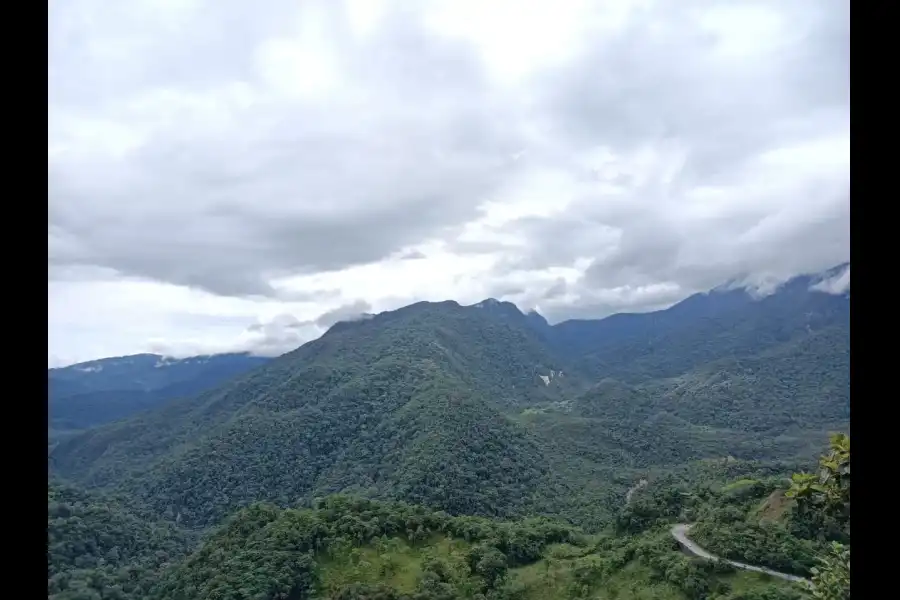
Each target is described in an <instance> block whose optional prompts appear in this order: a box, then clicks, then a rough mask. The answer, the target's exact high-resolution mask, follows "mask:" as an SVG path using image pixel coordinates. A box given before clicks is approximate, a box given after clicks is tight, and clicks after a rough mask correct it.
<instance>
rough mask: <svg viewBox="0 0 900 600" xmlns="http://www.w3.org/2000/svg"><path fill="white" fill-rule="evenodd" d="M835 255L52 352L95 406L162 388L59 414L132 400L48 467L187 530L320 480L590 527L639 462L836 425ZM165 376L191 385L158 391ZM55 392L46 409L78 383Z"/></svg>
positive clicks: (770, 445)
mask: <svg viewBox="0 0 900 600" xmlns="http://www.w3.org/2000/svg"><path fill="white" fill-rule="evenodd" d="M846 269H849V265H844V266H841V267H838V268H836V269H835V270H831V271H829V272H827V273H823V274H819V275H816V276H804V277H798V278H795V279H792V280H790V281H788V282H787V283H785V284H783V285H782V286H780V287H778V288H777V289H776V290H775V291H774V292H772V293H770V294H768V295H765V296H760V294H758V293H752V292H751V291H748V290H746V289H741V288H722V289H717V290H713V291H711V292H709V293H705V294H698V295H695V296H691V297H690V298H687V299H686V300H684V301H683V302H680V303H678V304H676V305H674V306H672V307H671V308H669V309H667V310H663V311H658V312H653V313H645V314H627V315H614V316H612V317H609V318H606V319H602V320H595V321H591V320H579V321H566V322H562V323H559V324H556V325H549V324H548V323H547V322H546V321H545V320H544V319H543V318H542V317H540V315H538V314H536V313H527V314H526V313H523V312H521V311H520V310H519V309H518V308H517V307H516V306H515V305H513V304H511V303H509V302H501V301H497V300H494V299H488V300H485V301H483V302H480V303H478V304H475V305H472V306H461V305H459V304H458V303H456V302H453V301H446V302H436V303H433V302H420V303H416V304H413V305H410V306H407V307H404V308H401V309H398V310H394V311H389V312H384V313H381V314H378V315H374V316H371V317H369V318H366V319H360V320H353V321H345V322H341V323H337V324H335V325H334V326H333V327H331V328H330V329H329V330H328V331H327V332H326V333H325V334H324V335H323V336H322V337H320V338H319V339H316V340H313V341H311V342H309V343H307V344H304V345H303V346H301V347H300V348H298V349H296V350H294V351H292V352H289V353H287V354H285V355H283V356H281V357H278V358H276V359H272V360H268V361H267V360H265V359H257V358H254V357H249V356H246V355H229V356H218V357H205V358H204V360H206V361H207V362H206V363H203V362H202V361H200V360H199V359H192V360H186V361H173V362H171V363H170V364H169V363H165V361H164V359H162V358H161V357H156V356H152V355H141V356H138V357H126V358H120V359H106V361H97V362H95V363H86V364H82V365H75V366H73V367H68V368H66V369H54V370H50V371H49V373H48V379H49V381H50V385H51V390H53V389H54V386H56V389H59V388H63V386H69V387H68V388H63V389H66V390H69V391H70V390H72V389H75V390H76V391H77V390H85V389H86V390H87V391H82V392H81V394H84V393H87V394H93V395H94V396H93V397H95V398H96V397H104V396H102V395H103V394H108V397H109V398H110V399H111V402H110V403H109V404H103V403H102V402H101V403H99V404H97V405H95V406H100V407H102V406H110V405H112V404H114V403H115V402H122V403H123V404H124V405H126V406H134V405H133V404H132V400H130V398H131V397H130V396H127V395H123V394H120V393H119V390H123V391H124V390H128V391H129V393H134V394H135V395H136V396H138V397H145V398H146V396H140V395H141V394H151V395H153V397H154V398H155V399H154V400H153V401H152V402H149V403H148V404H147V405H144V404H141V403H140V402H138V403H137V404H140V405H141V408H142V409H144V408H146V410H142V412H139V413H134V414H131V415H130V416H128V415H124V414H123V412H126V413H127V412H128V411H130V410H131V408H129V409H127V410H125V411H122V410H118V412H116V411H112V412H111V413H109V414H107V415H105V416H104V415H100V414H98V413H102V409H97V410H95V412H94V415H93V416H91V417H90V418H89V419H84V420H81V421H75V420H74V419H73V418H72V417H67V418H69V419H70V423H71V424H72V425H84V424H90V421H91V420H93V422H95V423H96V422H101V421H107V420H112V419H114V418H119V417H120V416H125V417H126V418H124V419H121V420H116V421H114V422H106V423H103V424H102V425H99V426H96V427H92V428H90V429H87V430H85V431H81V432H77V433H74V434H72V435H69V436H65V437H62V438H60V439H59V440H58V442H57V443H56V444H55V446H54V447H53V448H52V450H51V452H50V456H49V459H50V469H51V473H52V475H53V476H54V477H59V478H62V479H65V480H68V481H70V482H73V483H76V484H78V485H82V486H86V487H89V488H99V489H109V490H116V491H119V492H124V493H126V494H128V495H130V496H131V497H135V498H139V499H140V500H141V501H142V502H143V503H145V504H146V505H147V506H148V507H149V508H150V510H152V511H153V512H155V514H158V515H162V516H165V517H168V518H171V519H174V520H175V521H176V522H178V523H179V524H181V525H183V526H185V527H189V528H201V529H202V528H205V527H208V526H211V525H213V524H215V523H218V522H219V521H220V520H221V519H222V518H223V517H224V516H225V515H227V514H229V513H230V512H232V511H233V510H234V509H236V508H238V507H240V506H243V505H246V504H248V503H250V502H253V501H257V500H266V501H271V502H275V503H278V504H282V505H297V504H304V503H309V502H311V501H312V500H313V499H314V498H316V497H318V496H323V495H327V494H330V493H334V492H352V493H356V494H360V495H364V496H369V497H372V498H376V499H390V500H403V501H408V502H413V503H417V504H422V505H427V506H430V507H432V508H434V509H439V510H444V511H447V512H449V513H451V514H475V515H485V516H490V517H504V518H506V517H515V516H520V515H529V514H544V515H549V516H556V517H560V518H563V519H566V520H569V521H571V522H574V523H577V524H580V525H583V526H586V527H588V528H591V527H599V526H601V525H602V524H603V523H604V522H608V519H609V517H610V515H611V512H612V510H613V507H615V506H617V504H618V503H619V502H620V498H621V496H622V494H623V493H624V490H625V487H627V485H628V484H629V482H631V481H632V479H633V477H634V476H635V474H637V473H645V472H649V471H651V470H653V469H660V468H667V467H670V466H672V465H678V464H684V463H687V462H689V461H694V460H698V459H708V458H723V457H732V458H733V459H744V460H768V461H771V460H787V461H794V460H795V461H804V460H807V459H809V458H810V457H812V456H813V455H814V454H815V453H816V452H817V451H818V450H819V449H820V448H821V446H822V445H823V443H824V440H825V439H826V434H827V432H828V431H832V430H845V429H846V428H847V427H848V425H849V334H850V328H849V290H846V291H840V290H838V292H839V293H833V292H834V291H835V290H833V289H829V290H827V291H823V289H822V288H824V287H826V286H824V285H823V282H828V281H829V280H830V279H833V278H834V277H835V276H836V275H837V274H839V273H841V272H842V270H846ZM161 364H165V365H167V366H159V365H161ZM203 365H206V366H203ZM210 365H216V367H212V366H210ZM98 367H102V368H98ZM157 373H159V374H157ZM172 386H176V389H181V390H185V389H190V388H191V387H192V386H193V390H194V391H198V390H201V391H198V393H194V394H192V395H191V394H188V393H181V392H177V393H169V392H165V393H162V391H163V390H169V389H171V388H172ZM178 386H181V387H180V388H179V387H178ZM204 388H205V389H204ZM57 393H58V394H59V395H56V396H54V395H53V394H51V399H50V402H51V410H50V412H51V422H52V421H53V416H52V415H53V413H56V414H57V415H60V414H61V411H60V408H59V407H60V406H64V405H65V404H66V403H67V402H70V401H71V400H72V399H73V398H75V399H76V401H78V400H77V399H78V398H83V396H80V395H79V394H78V393H75V394H72V393H71V392H69V395H68V396H66V395H63V394H61V393H59V392H57ZM98 394H100V395H101V396H97V395H98ZM116 394H119V396H118V400H115V402H114V401H113V400H114V399H113V396H116ZM161 396H166V399H165V400H160V401H157V400H156V399H158V398H160V397H161ZM81 402H82V403H84V401H83V400H81ZM82 405H83V404H82ZM53 407H56V408H55V409H54V408H53ZM62 414H65V411H64V410H63V411H62ZM59 418H62V417H59Z"/></svg>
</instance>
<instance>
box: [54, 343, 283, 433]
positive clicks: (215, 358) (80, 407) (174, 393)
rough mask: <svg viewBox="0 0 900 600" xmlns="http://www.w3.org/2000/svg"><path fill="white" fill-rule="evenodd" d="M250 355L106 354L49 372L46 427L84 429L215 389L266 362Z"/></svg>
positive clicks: (264, 359)
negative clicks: (180, 356) (181, 356)
mask: <svg viewBox="0 0 900 600" xmlns="http://www.w3.org/2000/svg"><path fill="white" fill-rule="evenodd" d="M267 360H268V359H266V358H262V357H258V356H251V355H249V354H246V353H238V354H216V355H211V356H194V357H190V358H184V359H175V358H170V357H166V356H161V355H159V354H136V355H133V356H120V357H115V358H103V359H100V360H92V361H89V362H83V363H78V364H75V365H70V366H67V367H62V368H55V369H48V370H47V395H48V405H47V410H48V425H49V426H50V428H51V429H54V430H73V429H84V428H86V427H91V426H93V425H99V424H101V423H106V422H109V421H115V420H117V419H121V418H124V417H127V416H130V415H132V414H134V413H136V412H140V411H141V410H146V409H149V408H153V407H154V406H157V405H159V404H162V403H164V402H166V401H168V400H172V399H174V398H181V397H186V396H190V395H193V394H196V393H199V392H202V391H204V390H208V389H211V388H213V387H215V386H217V385H219V384H220V383H223V382H224V381H226V380H228V379H230V378H232V377H235V376H237V375H239V374H240V373H244V372H246V371H249V370H251V369H254V368H256V367H258V366H260V365H262V364H264V363H265V362H266V361H267Z"/></svg>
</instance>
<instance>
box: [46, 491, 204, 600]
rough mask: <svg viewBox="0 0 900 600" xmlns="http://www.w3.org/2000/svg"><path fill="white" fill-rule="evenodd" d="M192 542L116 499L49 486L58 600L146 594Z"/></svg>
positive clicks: (53, 592)
mask: <svg viewBox="0 0 900 600" xmlns="http://www.w3.org/2000/svg"><path fill="white" fill-rule="evenodd" d="M191 542H192V536H190V535H188V534H186V533H185V532H182V531H180V530H178V528H176V527H174V526H173V525H171V524H170V523H166V522H162V521H153V520H150V519H148V518H147V515H146V514H142V513H141V512H136V511H135V510H132V509H129V508H128V507H125V506H123V505H122V504H121V503H119V502H118V501H116V500H115V499H110V498H108V497H102V496H98V495H95V494H88V493H85V492H83V491H81V490H77V489H74V488H72V487H69V486H61V485H58V484H52V483H51V484H50V486H49V488H48V490H47V578H48V582H47V588H48V594H49V596H50V597H51V598H53V599H54V600H88V599H94V598H104V599H110V600H118V599H125V598H141V597H144V595H145V594H147V593H149V590H150V587H151V585H152V584H153V583H154V582H155V580H156V578H157V576H158V574H159V572H161V571H162V570H163V569H164V568H166V567H167V566H168V565H169V564H170V563H173V562H175V561H178V560H180V559H182V558H183V557H184V556H185V555H186V553H187V549H188V547H189V546H190V545H191Z"/></svg>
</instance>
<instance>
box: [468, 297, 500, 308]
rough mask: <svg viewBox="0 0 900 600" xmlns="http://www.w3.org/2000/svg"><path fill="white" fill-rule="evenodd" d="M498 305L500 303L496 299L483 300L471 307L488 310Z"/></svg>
mask: <svg viewBox="0 0 900 600" xmlns="http://www.w3.org/2000/svg"><path fill="white" fill-rule="evenodd" d="M499 304H500V301H499V300H497V299H496V298H485V299H484V300H482V301H481V302H479V303H478V304H473V305H472V306H475V307H477V308H488V307H490V306H497V305H499Z"/></svg>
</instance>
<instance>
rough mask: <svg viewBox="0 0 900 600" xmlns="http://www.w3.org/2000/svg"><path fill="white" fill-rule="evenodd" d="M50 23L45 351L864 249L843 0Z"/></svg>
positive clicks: (356, 7)
mask: <svg viewBox="0 0 900 600" xmlns="http://www.w3.org/2000/svg"><path fill="white" fill-rule="evenodd" d="M49 10H50V22H49V103H48V104H49V131H48V140H47V141H48V144H47V146H48V148H47V152H48V202H49V221H48V230H47V234H48V235H47V237H48V240H47V241H48V252H49V264H48V280H49V292H48V294H49V298H48V300H49V311H48V312H49V315H48V317H49V350H48V363H49V364H50V365H58V364H66V363H71V362H75V361H81V360H87V359H91V358H98V357H102V356H110V355H122V354H133V353H137V352H142V351H156V352H162V353H172V354H175V355H185V354H196V353H205V352H216V351H225V350H245V349H249V350H254V351H259V352H265V353H269V354H274V353H280V352H283V351H286V350H289V349H292V348H293V347H296V346H297V345H299V344H300V343H301V342H303V341H306V340H308V339H310V338H313V337H316V336H317V335H319V334H320V333H321V332H322V330H323V327H327V326H328V325H329V324H330V323H332V322H334V320H336V319H339V318H341V317H343V316H347V315H352V314H355V313H358V312H362V311H369V312H379V311H382V310H387V309H393V308H397V307H399V306H402V305H405V304H408V303H410V302H413V301H417V300H423V299H425V300H444V299H455V300H457V301H459V302H461V303H472V302H476V301H479V300H481V299H483V298H485V297H490V296H493V297H497V298H502V299H506V300H510V301H513V302H516V303H517V304H519V306H520V307H522V308H531V307H537V309H538V310H539V311H540V312H542V313H543V314H545V315H546V316H547V317H548V318H549V319H551V321H556V320H560V319H563V318H567V317H572V316H579V317H584V316H604V315H607V314H610V313H613V312H621V311H643V310H650V309H655V308H661V307H664V306H666V305H668V304H671V303H673V302H675V301H677V300H679V299H681V298H683V297H685V296H687V295H689V294H691V293H693V292H695V291H701V290H705V289H708V288H711V287H714V286H716V285H718V284H721V283H722V282H723V281H726V280H728V279H731V278H734V277H749V278H751V279H754V280H756V279H758V280H771V279H772V278H776V279H777V278H784V277H787V276H789V275H792V274H796V273H801V272H810V271H816V270H820V269H823V268H826V267H830V266H833V265H835V264H838V263H841V262H844V261H847V260H849V237H850V232H849V220H850V217H849V203H850V198H849V194H850V171H849V164H850V143H849V135H850V113H849V103H850V83H849V82H850V63H849V59H850V45H849V40H850V33H849V2H848V1H847V0H790V1H787V2H785V1H784V0H773V1H764V0H752V1H747V2H741V1H739V0H727V1H726V0H722V1H713V0H707V1H702V0H701V1H688V0H678V1H675V0H660V1H656V2H654V1H644V0H608V1H599V0H595V1H583V0H544V1H542V2H529V1H525V0H465V1H463V0H442V1H438V0H436V1H418V0H417V1H415V2H413V1H405V2H400V1H397V2H389V1H374V0H369V1H362V0H360V1H356V2H340V1H338V0H321V1H318V2H317V1H309V0H305V1H303V2H297V1H296V0H255V1H253V2H248V1H246V0H129V1H128V2H109V1H108V0H69V1H67V2H61V3H54V4H53V5H52V6H50V9H49ZM848 276H849V275H848Z"/></svg>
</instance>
